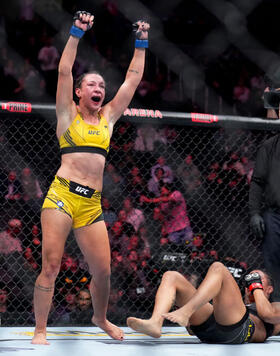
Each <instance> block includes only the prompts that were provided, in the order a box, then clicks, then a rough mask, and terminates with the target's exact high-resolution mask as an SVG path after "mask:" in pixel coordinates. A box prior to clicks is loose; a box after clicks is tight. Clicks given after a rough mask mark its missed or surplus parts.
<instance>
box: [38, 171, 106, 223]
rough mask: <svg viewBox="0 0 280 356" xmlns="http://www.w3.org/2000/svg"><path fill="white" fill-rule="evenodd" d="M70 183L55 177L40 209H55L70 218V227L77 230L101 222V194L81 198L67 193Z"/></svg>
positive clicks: (96, 192) (95, 193) (96, 193)
mask: <svg viewBox="0 0 280 356" xmlns="http://www.w3.org/2000/svg"><path fill="white" fill-rule="evenodd" d="M69 188H70V181H69V180H67V179H64V178H60V177H57V176H55V178H54V181H53V182H52V184H51V186H50V189H49V191H48V194H47V196H46V198H45V200H44V203H43V206H42V209H56V210H59V211H61V212H63V213H65V214H67V215H69V216H70V217H71V218H72V221H73V222H72V227H73V228H74V229H77V228H79V227H82V226H86V225H90V224H92V223H94V222H95V221H96V220H97V219H98V218H99V219H98V221H99V220H103V218H102V216H101V214H102V208H101V193H100V192H98V191H95V192H94V194H93V195H92V197H91V198H86V197H82V196H80V195H77V194H75V193H72V192H70V191H69Z"/></svg>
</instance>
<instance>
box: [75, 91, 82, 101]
mask: <svg viewBox="0 0 280 356" xmlns="http://www.w3.org/2000/svg"><path fill="white" fill-rule="evenodd" d="M75 94H76V95H77V97H78V98H79V99H80V97H81V88H76V89H75Z"/></svg>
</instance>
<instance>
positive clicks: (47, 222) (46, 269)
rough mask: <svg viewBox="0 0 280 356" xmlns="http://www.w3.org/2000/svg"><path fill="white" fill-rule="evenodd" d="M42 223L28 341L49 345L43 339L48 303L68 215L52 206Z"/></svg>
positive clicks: (58, 265)
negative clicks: (33, 322)
mask: <svg viewBox="0 0 280 356" xmlns="http://www.w3.org/2000/svg"><path fill="white" fill-rule="evenodd" d="M41 224H42V234H43V240H42V271H41V273H40V274H39V276H38V278H37V280H36V282H35V288H34V312H35V319H36V326H35V331H34V337H33V339H32V344H45V345H47V344H49V343H48V342H47V340H46V328H47V321H48V314H49V311H50V306H51V303H52V297H53V292H54V283H55V279H56V277H57V275H58V272H59V269H60V264H61V258H62V255H63V251H64V245H65V241H66V239H67V236H68V234H69V232H70V229H71V225H72V220H71V218H70V217H69V216H68V215H66V214H64V213H62V212H60V211H57V210H54V209H44V210H43V211H42V215H41Z"/></svg>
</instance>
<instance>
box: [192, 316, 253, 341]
mask: <svg viewBox="0 0 280 356" xmlns="http://www.w3.org/2000/svg"><path fill="white" fill-rule="evenodd" d="M190 328H191V330H192V331H193V332H194V334H195V335H196V336H197V337H198V338H199V339H200V340H201V341H202V342H205V343H208V344H243V343H245V342H249V340H250V339H251V337H252V336H253V334H254V331H255V324H254V322H253V321H252V320H251V319H250V317H249V312H248V310H246V313H245V315H244V316H243V318H242V319H241V320H240V321H239V322H238V323H236V324H233V325H226V326H225V325H221V324H218V323H217V322H216V320H215V317H214V314H212V315H211V316H210V317H209V319H207V320H206V321H205V322H204V323H203V324H201V325H191V326H190Z"/></svg>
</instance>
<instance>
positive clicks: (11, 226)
mask: <svg viewBox="0 0 280 356" xmlns="http://www.w3.org/2000/svg"><path fill="white" fill-rule="evenodd" d="M21 229H22V224H21V221H20V220H18V219H11V220H10V221H9V222H8V227H7V229H6V230H5V231H2V232H1V233H0V253H1V254H3V255H9V254H11V253H13V252H22V250H23V249H22V243H21V240H20V239H19V238H18V237H17V236H18V235H19V234H20V233H21Z"/></svg>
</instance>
